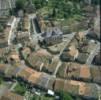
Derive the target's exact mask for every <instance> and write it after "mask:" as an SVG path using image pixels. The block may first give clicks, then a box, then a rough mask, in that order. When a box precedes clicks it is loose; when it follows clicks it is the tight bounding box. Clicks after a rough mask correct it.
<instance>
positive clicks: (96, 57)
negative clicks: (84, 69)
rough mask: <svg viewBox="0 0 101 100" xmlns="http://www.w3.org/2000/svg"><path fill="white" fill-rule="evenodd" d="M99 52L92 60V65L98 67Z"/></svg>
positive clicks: (100, 55)
mask: <svg viewBox="0 0 101 100" xmlns="http://www.w3.org/2000/svg"><path fill="white" fill-rule="evenodd" d="M100 60H101V51H100V52H98V53H97V55H96V56H95V57H94V59H93V62H92V63H93V64H94V65H99V66H101V61H100Z"/></svg>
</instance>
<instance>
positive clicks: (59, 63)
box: [53, 61, 62, 76]
mask: <svg viewBox="0 0 101 100" xmlns="http://www.w3.org/2000/svg"><path fill="white" fill-rule="evenodd" d="M61 64H62V62H61V61H59V62H58V64H57V67H56V69H55V72H54V74H53V76H56V74H57V71H58V69H59V68H60V66H61Z"/></svg>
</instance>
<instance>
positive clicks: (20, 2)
mask: <svg viewBox="0 0 101 100" xmlns="http://www.w3.org/2000/svg"><path fill="white" fill-rule="evenodd" d="M25 4H26V0H17V1H16V9H17V10H20V9H24V6H25Z"/></svg>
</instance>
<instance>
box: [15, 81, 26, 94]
mask: <svg viewBox="0 0 101 100" xmlns="http://www.w3.org/2000/svg"><path fill="white" fill-rule="evenodd" d="M14 90H15V92H16V93H18V94H20V95H24V94H25V92H26V87H25V86H24V85H21V84H20V83H18V84H17V85H16V87H15V89H14Z"/></svg>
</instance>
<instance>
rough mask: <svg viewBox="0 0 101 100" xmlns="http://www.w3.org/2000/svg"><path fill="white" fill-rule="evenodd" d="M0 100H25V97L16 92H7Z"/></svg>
mask: <svg viewBox="0 0 101 100" xmlns="http://www.w3.org/2000/svg"><path fill="white" fill-rule="evenodd" d="M0 100H24V97H23V96H21V95H18V94H16V93H14V92H11V91H9V90H7V91H6V92H5V93H4V94H3V95H2V96H1V98H0Z"/></svg>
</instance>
